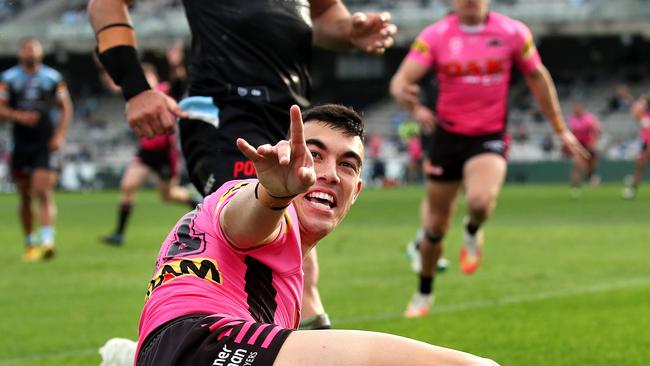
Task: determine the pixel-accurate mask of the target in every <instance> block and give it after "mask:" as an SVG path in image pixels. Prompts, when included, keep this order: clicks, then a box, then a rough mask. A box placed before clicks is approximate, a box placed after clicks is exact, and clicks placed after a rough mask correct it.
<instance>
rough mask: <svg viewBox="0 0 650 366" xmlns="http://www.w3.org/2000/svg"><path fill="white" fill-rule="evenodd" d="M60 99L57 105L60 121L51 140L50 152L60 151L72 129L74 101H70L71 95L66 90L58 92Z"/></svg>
mask: <svg viewBox="0 0 650 366" xmlns="http://www.w3.org/2000/svg"><path fill="white" fill-rule="evenodd" d="M58 93H59V94H58V98H57V101H56V105H57V107H58V108H59V111H60V113H59V121H58V123H57V126H56V129H55V130H54V134H53V135H52V139H51V140H50V146H49V147H50V150H58V149H60V148H61V147H62V146H63V144H64V141H65V136H66V133H67V132H68V128H69V127H70V121H71V120H72V111H73V109H72V100H71V99H70V94H69V93H68V91H67V90H66V89H64V90H61V91H59V92H58Z"/></svg>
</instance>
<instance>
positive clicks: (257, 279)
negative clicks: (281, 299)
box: [244, 256, 278, 323]
mask: <svg viewBox="0 0 650 366" xmlns="http://www.w3.org/2000/svg"><path fill="white" fill-rule="evenodd" d="M244 262H245V263H246V266H247V268H246V275H245V277H244V280H245V281H246V286H244V291H246V294H247V295H248V298H247V300H246V302H247V304H248V311H249V312H250V314H251V315H252V316H253V318H254V319H255V320H256V321H258V322H260V323H274V321H273V320H274V317H275V309H276V308H277V307H278V304H277V303H276V302H275V295H276V294H277V293H278V292H277V290H276V289H275V288H274V287H273V271H272V270H271V268H270V267H269V266H267V265H266V264H264V263H262V262H260V261H258V260H257V259H255V258H253V257H250V256H246V259H245V260H244Z"/></svg>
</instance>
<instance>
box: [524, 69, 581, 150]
mask: <svg viewBox="0 0 650 366" xmlns="http://www.w3.org/2000/svg"><path fill="white" fill-rule="evenodd" d="M524 77H525V79H526V83H527V84H528V88H529V89H530V90H531V91H532V93H533V95H534V96H535V99H537V103H538V104H539V106H540V107H541V108H542V111H543V112H544V115H545V116H546V118H547V119H548V121H549V122H550V123H551V126H552V127H553V130H554V131H555V133H556V134H557V135H558V137H559V138H560V139H561V140H562V143H564V145H565V146H566V147H567V148H568V149H569V151H570V152H571V154H572V155H577V156H581V157H583V158H584V159H588V158H589V152H587V150H585V148H584V147H583V146H582V145H581V144H580V143H579V142H578V140H577V139H576V138H575V136H574V135H573V133H572V132H571V131H570V130H569V129H568V128H567V127H566V123H565V122H564V117H563V116H562V111H561V110H560V102H559V101H558V97H557V91H556V90H555V84H554V83H553V79H551V75H550V74H549V72H548V70H547V69H546V67H545V66H544V65H542V64H540V65H539V66H538V67H537V68H536V69H535V70H533V71H531V72H529V73H526V74H525V75H524Z"/></svg>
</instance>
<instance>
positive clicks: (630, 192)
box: [622, 144, 650, 199]
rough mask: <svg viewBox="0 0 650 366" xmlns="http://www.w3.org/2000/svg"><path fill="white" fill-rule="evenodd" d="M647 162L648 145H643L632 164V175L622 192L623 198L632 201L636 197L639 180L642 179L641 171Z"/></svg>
mask: <svg viewBox="0 0 650 366" xmlns="http://www.w3.org/2000/svg"><path fill="white" fill-rule="evenodd" d="M648 161H650V144H643V149H642V150H641V152H640V153H639V156H638V157H637V159H636V161H635V163H634V175H633V176H632V181H631V182H630V184H629V185H628V186H627V187H625V189H624V190H623V194H622V196H623V198H625V199H633V198H634V197H636V192H637V189H638V187H639V184H640V183H641V180H642V179H643V171H644V169H645V165H646V164H647V163H648Z"/></svg>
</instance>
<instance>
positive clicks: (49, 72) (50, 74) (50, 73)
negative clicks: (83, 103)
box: [39, 65, 63, 83]
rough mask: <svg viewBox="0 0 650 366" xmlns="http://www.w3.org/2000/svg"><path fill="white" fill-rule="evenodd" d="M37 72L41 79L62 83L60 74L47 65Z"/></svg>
mask: <svg viewBox="0 0 650 366" xmlns="http://www.w3.org/2000/svg"><path fill="white" fill-rule="evenodd" d="M39 72H40V74H41V75H42V76H43V77H45V78H47V79H49V80H51V81H53V82H55V83H58V82H61V81H63V76H61V73H60V72H58V71H56V70H54V69H53V68H51V67H49V66H47V65H41V69H40V70H39Z"/></svg>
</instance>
